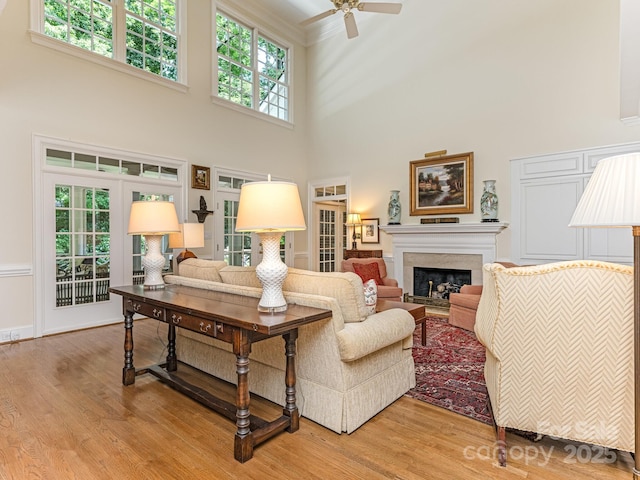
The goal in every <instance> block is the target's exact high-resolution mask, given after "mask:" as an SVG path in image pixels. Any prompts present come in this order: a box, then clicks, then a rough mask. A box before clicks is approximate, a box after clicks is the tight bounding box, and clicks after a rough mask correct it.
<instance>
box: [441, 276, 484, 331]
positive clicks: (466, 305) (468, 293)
mask: <svg viewBox="0 0 640 480" xmlns="http://www.w3.org/2000/svg"><path fill="white" fill-rule="evenodd" d="M480 295H482V285H463V286H462V287H461V288H460V292H459V293H451V294H450V295H449V323H450V324H451V325H454V326H456V327H460V328H464V329H465V330H471V331H473V326H474V325H475V323H476V311H477V310H478V304H479V303H480Z"/></svg>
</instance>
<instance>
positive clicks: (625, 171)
mask: <svg viewBox="0 0 640 480" xmlns="http://www.w3.org/2000/svg"><path fill="white" fill-rule="evenodd" d="M569 226H570V227H632V226H640V153H629V154H625V155H619V156H615V157H609V158H604V159H602V160H600V161H599V162H598V164H597V165H596V168H595V170H594V172H593V175H591V178H590V179H589V183H588V184H587V187H586V188H585V190H584V193H583V194H582V197H581V198H580V202H578V206H577V207H576V210H575V212H574V213H573V217H572V218H571V222H569Z"/></svg>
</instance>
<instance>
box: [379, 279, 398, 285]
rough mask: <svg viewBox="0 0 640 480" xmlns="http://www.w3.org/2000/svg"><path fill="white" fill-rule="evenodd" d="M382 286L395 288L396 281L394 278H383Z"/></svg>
mask: <svg viewBox="0 0 640 480" xmlns="http://www.w3.org/2000/svg"><path fill="white" fill-rule="evenodd" d="M382 284H383V285H384V286H385V287H397V286H398V281H397V280H396V279H395V278H389V277H384V278H383V279H382Z"/></svg>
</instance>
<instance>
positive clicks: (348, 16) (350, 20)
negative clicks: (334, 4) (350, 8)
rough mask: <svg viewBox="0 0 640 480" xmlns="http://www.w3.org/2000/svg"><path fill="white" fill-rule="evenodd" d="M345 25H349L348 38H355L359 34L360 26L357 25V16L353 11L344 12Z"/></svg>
mask: <svg viewBox="0 0 640 480" xmlns="http://www.w3.org/2000/svg"><path fill="white" fill-rule="evenodd" d="M344 25H345V26H346V27H347V38H355V37H357V36H358V26H357V25H356V17H354V16H353V12H347V13H345V14H344Z"/></svg>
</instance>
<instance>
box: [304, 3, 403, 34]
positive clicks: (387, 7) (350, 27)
mask: <svg viewBox="0 0 640 480" xmlns="http://www.w3.org/2000/svg"><path fill="white" fill-rule="evenodd" d="M331 3H333V6H334V7H335V8H332V9H331V10H327V11H326V12H323V13H320V14H318V15H316V16H314V17H311V18H308V19H307V20H305V21H304V22H301V23H300V25H302V26H307V25H309V24H311V23H313V22H317V21H318V20H322V19H323V18H326V17H328V16H330V15H333V14H334V13H337V12H340V11H342V12H343V13H344V24H345V26H346V27H347V37H348V38H354V37H357V36H358V27H357V25H356V19H355V17H354V16H353V11H354V10H360V11H361V12H375V13H393V14H398V13H400V9H402V4H401V3H370V2H363V3H360V0H331Z"/></svg>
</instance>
